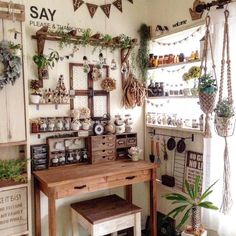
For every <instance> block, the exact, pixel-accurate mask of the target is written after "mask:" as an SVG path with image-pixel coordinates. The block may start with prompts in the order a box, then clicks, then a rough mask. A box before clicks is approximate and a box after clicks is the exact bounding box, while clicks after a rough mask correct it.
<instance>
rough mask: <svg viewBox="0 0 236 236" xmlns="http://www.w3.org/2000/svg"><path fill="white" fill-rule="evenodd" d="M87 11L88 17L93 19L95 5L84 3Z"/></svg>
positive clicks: (95, 9)
mask: <svg viewBox="0 0 236 236" xmlns="http://www.w3.org/2000/svg"><path fill="white" fill-rule="evenodd" d="M86 5H87V7H88V10H89V14H90V16H91V17H92V18H93V16H94V15H95V13H96V11H97V8H98V5H95V4H91V3H86Z"/></svg>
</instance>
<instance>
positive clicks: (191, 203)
mask: <svg viewBox="0 0 236 236" xmlns="http://www.w3.org/2000/svg"><path fill="white" fill-rule="evenodd" d="M216 182H217V181H216ZM216 182H215V183H213V184H212V185H211V186H210V187H209V188H207V190H206V191H205V192H204V193H203V194H201V192H200V187H199V184H200V177H199V176H197V177H196V178H195V181H194V184H193V185H191V184H190V183H189V182H188V181H187V180H185V189H186V192H187V195H186V196H185V195H183V194H179V193H170V194H166V195H164V196H163V197H164V198H166V199H167V200H169V201H172V204H173V205H178V206H177V207H175V208H174V209H173V210H172V211H170V212H169V214H168V216H172V217H173V218H176V217H177V216H178V215H179V214H180V213H184V215H183V217H182V219H181V221H180V223H179V224H178V225H177V229H179V228H181V227H182V226H183V225H184V224H185V223H186V222H187V220H188V219H189V218H190V216H192V225H191V226H192V229H193V230H194V231H196V230H198V226H197V225H196V222H198V220H197V219H196V218H197V217H200V216H197V215H196V214H195V212H196V209H197V208H207V209H212V210H218V207H216V206H215V205H214V204H213V203H212V202H210V201H207V200H206V198H207V197H208V196H209V195H210V194H211V193H212V192H213V190H212V187H213V186H214V185H215V184H216ZM191 213H192V214H191ZM194 217H196V218H194Z"/></svg>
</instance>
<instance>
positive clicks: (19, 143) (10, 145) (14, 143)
mask: <svg viewBox="0 0 236 236" xmlns="http://www.w3.org/2000/svg"><path fill="white" fill-rule="evenodd" d="M26 144H27V141H19V142H13V143H0V147H13V146H21V145H26Z"/></svg>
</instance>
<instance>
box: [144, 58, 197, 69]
mask: <svg viewBox="0 0 236 236" xmlns="http://www.w3.org/2000/svg"><path fill="white" fill-rule="evenodd" d="M197 62H201V60H200V59H198V60H192V61H187V62H186V61H185V62H179V63H173V64H164V65H161V66H158V67H150V68H148V70H149V71H152V70H158V69H164V68H168V67H174V66H181V65H188V64H193V63H197Z"/></svg>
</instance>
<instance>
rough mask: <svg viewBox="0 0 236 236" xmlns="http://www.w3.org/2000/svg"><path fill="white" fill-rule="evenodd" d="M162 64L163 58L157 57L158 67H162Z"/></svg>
mask: <svg viewBox="0 0 236 236" xmlns="http://www.w3.org/2000/svg"><path fill="white" fill-rule="evenodd" d="M163 63H164V58H163V56H159V57H158V65H163Z"/></svg>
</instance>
